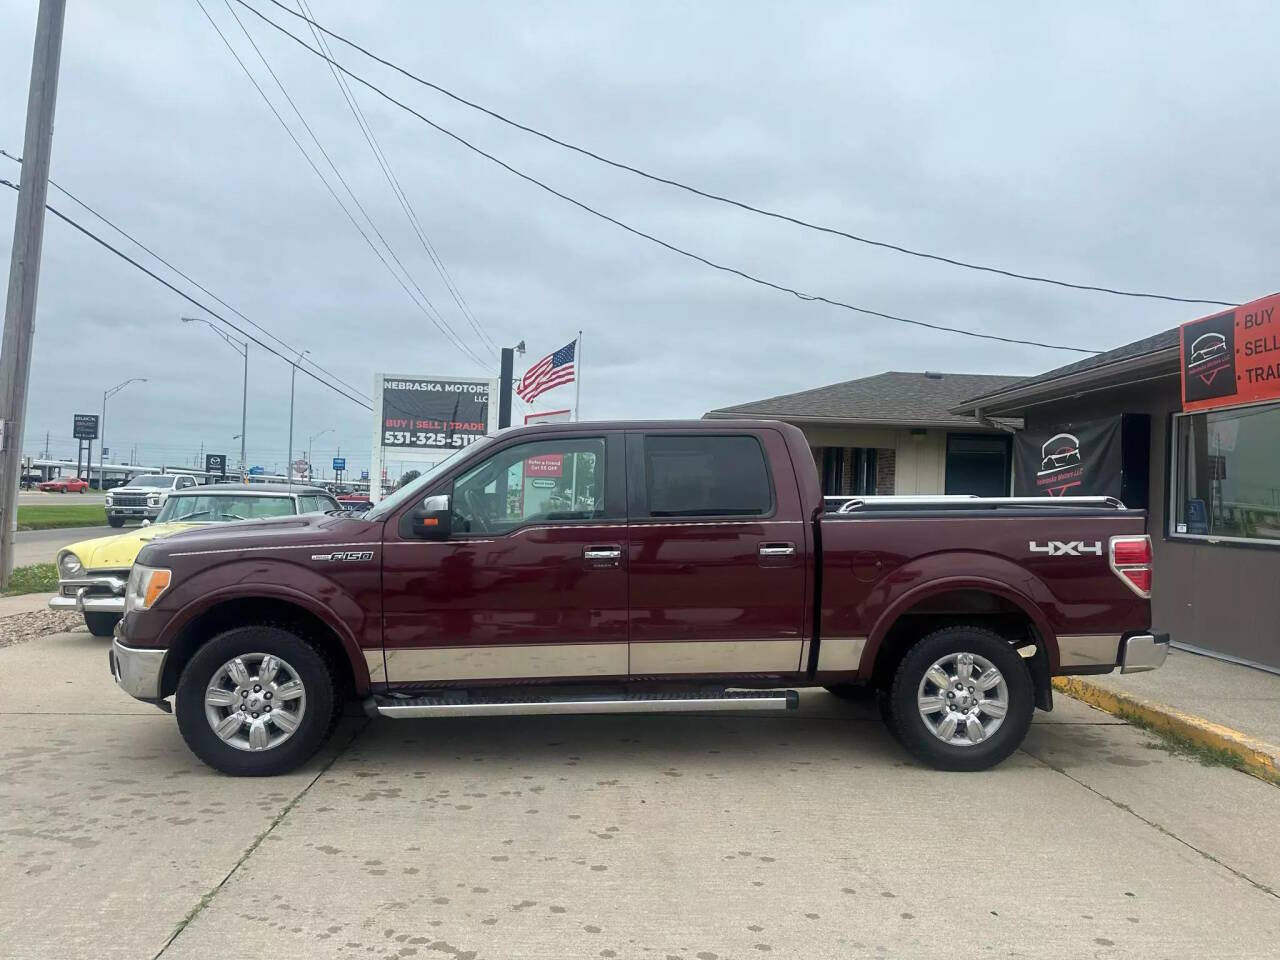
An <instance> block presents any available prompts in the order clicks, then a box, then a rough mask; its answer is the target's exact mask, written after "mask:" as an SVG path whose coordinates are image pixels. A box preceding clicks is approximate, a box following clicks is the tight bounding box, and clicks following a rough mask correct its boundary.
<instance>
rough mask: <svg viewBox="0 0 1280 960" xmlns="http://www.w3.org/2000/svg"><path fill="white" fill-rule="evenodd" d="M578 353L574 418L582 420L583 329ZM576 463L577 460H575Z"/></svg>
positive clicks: (580, 334) (580, 332) (579, 338)
mask: <svg viewBox="0 0 1280 960" xmlns="http://www.w3.org/2000/svg"><path fill="white" fill-rule="evenodd" d="M574 352H575V353H576V354H577V357H576V358H575V360H574V362H575V363H576V365H577V375H576V376H575V377H574V378H573V381H574V387H573V419H574V420H581V419H582V414H581V413H580V409H581V408H580V406H579V405H580V404H581V403H582V331H581V330H579V331H578V349H577V350H575V351H574ZM575 465H576V462H575Z"/></svg>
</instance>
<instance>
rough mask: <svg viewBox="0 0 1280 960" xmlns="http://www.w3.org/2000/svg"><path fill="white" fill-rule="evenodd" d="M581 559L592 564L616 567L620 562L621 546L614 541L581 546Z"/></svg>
mask: <svg viewBox="0 0 1280 960" xmlns="http://www.w3.org/2000/svg"><path fill="white" fill-rule="evenodd" d="M582 559H583V560H585V561H586V562H587V563H589V564H591V565H593V566H601V567H616V566H620V565H621V563H622V547H620V546H618V545H617V544H616V543H606V544H599V545H596V546H591V547H583V548H582Z"/></svg>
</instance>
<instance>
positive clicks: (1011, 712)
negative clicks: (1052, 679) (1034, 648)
mask: <svg viewBox="0 0 1280 960" xmlns="http://www.w3.org/2000/svg"><path fill="white" fill-rule="evenodd" d="M956 653H972V654H976V655H978V656H980V657H984V658H986V659H987V660H989V661H990V662H991V664H992V665H993V666H995V667H996V669H998V670H999V671H1000V673H1001V674H1002V675H1003V676H1004V680H1005V684H1006V687H1007V690H1008V707H1007V712H1006V714H1005V716H1004V719H1003V721H1002V722H1001V723H1000V725H999V726H998V727H997V728H996V729H995V731H994V733H992V734H991V735H990V736H989V737H988V738H987V739H985V740H982V741H981V742H979V743H975V744H972V745H964V746H960V745H955V744H951V743H947V742H945V741H943V740H941V739H940V738H939V737H937V736H935V735H934V733H933V731H932V730H930V729H929V727H928V726H927V725H926V723H925V720H924V717H923V716H922V715H921V712H920V709H919V708H918V706H917V703H916V698H917V693H918V691H919V689H920V684H921V681H922V680H923V679H924V675H925V673H926V671H928V670H929V668H930V667H931V666H933V664H934V663H936V662H937V661H938V660H939V659H941V658H943V657H945V656H946V655H947V654H956ZM887 701H888V702H887V708H888V722H889V727H890V730H891V732H892V733H893V735H894V736H895V737H896V738H897V740H898V742H899V743H901V744H902V745H903V746H904V747H905V748H906V749H907V750H908V751H909V752H910V753H911V754H912V755H913V756H915V757H916V758H917V759H919V760H921V761H922V762H924V763H926V764H928V765H929V766H931V767H933V768H935V769H938V770H963V771H967V770H987V769H989V768H991V767H994V766H995V765H996V764H998V763H1000V762H1001V761H1002V760H1004V759H1005V758H1006V757H1008V756H1009V755H1010V754H1011V753H1013V751H1014V750H1016V749H1017V748H1018V746H1019V744H1021V743H1022V740H1023V738H1024V737H1025V736H1026V735H1027V729H1028V728H1029V727H1030V726H1031V714H1032V712H1033V711H1034V709H1035V690H1034V687H1033V685H1032V682H1031V673H1030V671H1029V670H1028V669H1027V665H1026V662H1025V661H1024V660H1023V659H1022V657H1021V656H1019V655H1018V651H1017V650H1016V649H1014V647H1013V646H1012V644H1010V643H1009V641H1007V640H1005V639H1004V638H1003V637H1001V636H1000V635H999V634H997V633H993V632H992V631H990V630H984V629H983V628H981V627H971V626H957V627H945V628H944V629H942V630H936V631H934V632H933V633H931V634H929V635H927V636H925V637H924V638H922V639H921V640H919V641H917V642H916V644H915V645H914V646H913V647H912V648H911V649H910V650H908V651H907V655H906V656H905V657H903V659H902V662H901V663H900V664H899V665H898V670H897V673H895V674H894V678H893V686H892V687H891V688H890V690H889V694H888V697H887Z"/></svg>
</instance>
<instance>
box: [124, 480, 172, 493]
mask: <svg viewBox="0 0 1280 960" xmlns="http://www.w3.org/2000/svg"><path fill="white" fill-rule="evenodd" d="M175 479H176V478H175V477H134V478H133V479H132V480H130V481H129V482H128V483H127V484H126V486H130V487H160V488H162V489H165V490H167V489H169V488H170V487H172V486H173V481H174V480H175Z"/></svg>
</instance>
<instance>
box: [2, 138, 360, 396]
mask: <svg viewBox="0 0 1280 960" xmlns="http://www.w3.org/2000/svg"><path fill="white" fill-rule="evenodd" d="M0 156H4V157H8V158H9V159H10V160H12V161H14V162H15V163H18V164H21V163H22V158H21V157H15V156H14V155H13V154H11V153H9V151H7V150H0ZM49 185H50V186H51V187H54V188H55V189H56V190H57V191H58V192H59V193H61V194H62V195H63V196H64V197H66V198H67V199H68V200H71V201H72V202H74V203H75V204H77V205H78V206H79V207H80V208H81V209H83V210H85V211H87V212H88V213H89V214H91V215H92V216H94V217H96V218H97V219H98V220H100V221H102V222H103V223H105V224H106V225H107V226H109V227H110V228H111V229H112V230H114V231H115V232H116V233H118V234H120V236H122V237H124V238H125V239H126V240H128V241H129V242H130V243H132V244H133V245H134V246H136V247H138V248H139V249H141V250H144V251H146V252H147V253H148V254H150V255H151V256H152V257H154V258H155V259H156V260H158V261H160V262H161V263H163V264H164V265H165V266H166V267H168V268H169V269H170V270H172V271H173V272H174V273H176V274H177V275H178V276H180V277H181V278H182V279H183V280H186V281H187V283H189V284H191V285H192V286H193V287H195V288H196V289H197V290H200V291H201V292H202V293H205V294H207V295H208V296H210V297H212V298H213V299H214V300H216V301H217V302H218V303H220V304H222V306H224V307H226V308H227V309H228V310H230V311H231V312H232V313H234V314H235V315H236V316H237V317H239V318H240V319H241V320H243V321H244V322H245V323H248V324H250V325H251V326H253V327H255V328H256V329H257V330H259V331H260V332H262V333H263V334H265V335H266V336H268V337H270V338H271V339H272V340H274V341H275V342H276V343H278V344H280V346H282V347H284V348H285V349H286V350H289V351H291V352H293V353H295V354H296V353H298V348H297V347H295V346H293V345H292V344H290V343H286V342H285V341H283V340H281V339H280V338H279V337H277V336H276V335H275V334H274V333H272V332H271V331H270V330H268V329H267V328H266V327H264V326H263V325H262V324H260V323H258V322H257V321H256V320H252V319H250V318H249V317H246V316H245V315H244V314H243V313H241V312H240V311H239V310H237V309H236V308H235V307H233V306H232V305H231V304H229V303H227V301H225V300H223V299H222V298H221V297H219V296H218V295H217V294H216V293H214V292H213V291H212V290H210V289H209V288H208V287H206V286H204V285H203V284H201V283H200V282H199V281H198V280H194V279H192V278H191V276H190V275H188V274H187V273H184V272H183V271H182V270H180V269H179V268H178V267H175V266H174V265H173V264H172V263H170V262H169V261H168V260H166V259H165V258H164V257H162V256H160V254H158V253H156V252H155V251H154V250H152V249H151V248H150V247H149V246H147V245H146V244H145V243H143V242H142V241H141V240H139V239H138V238H137V237H135V236H134V235H133V234H131V233H129V232H128V231H127V230H125V229H124V228H123V227H121V226H119V225H117V224H116V223H114V222H113V221H111V220H110V219H108V218H107V217H106V216H105V215H103V214H101V213H99V212H98V211H97V210H95V209H94V208H93V207H91V206H89V204H87V203H85V202H84V201H83V200H81V199H80V198H79V197H77V196H76V195H75V194H74V193H72V192H71V191H70V190H68V189H66V187H63V186H62V185H61V184H59V183H57V182H56V181H54V180H53V179H52V178H50V180H49ZM302 362H303V363H309V364H311V366H313V367H315V368H316V369H317V370H319V371H320V372H321V373H323V374H325V376H328V377H330V378H332V379H333V380H335V381H337V382H338V383H340V384H342V385H343V386H344V387H346V388H347V389H348V390H350V391H352V392H353V393H356V394H359V395H360V396H361V397H364V398H365V399H366V400H368V399H369V396H368V394H366V393H365V392H364V391H363V390H358V389H357V388H356V387H353V386H352V385H351V384H349V383H347V381H345V380H343V379H342V378H341V377H339V376H338V375H337V374H336V373H334V372H333V371H331V370H328V369H326V368H325V367H322V366H321V365H320V364H318V363H316V361H315V360H312V359H311V358H310V357H307V358H305V359H304V360H303V361H302Z"/></svg>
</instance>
